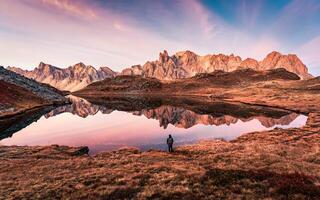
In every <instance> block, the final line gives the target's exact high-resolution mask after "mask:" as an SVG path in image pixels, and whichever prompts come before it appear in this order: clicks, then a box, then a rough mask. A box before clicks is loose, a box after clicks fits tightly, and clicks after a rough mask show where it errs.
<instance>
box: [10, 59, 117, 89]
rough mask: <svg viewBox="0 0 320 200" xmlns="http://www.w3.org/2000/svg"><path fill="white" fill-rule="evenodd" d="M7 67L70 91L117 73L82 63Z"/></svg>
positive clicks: (106, 68)
mask: <svg viewBox="0 0 320 200" xmlns="http://www.w3.org/2000/svg"><path fill="white" fill-rule="evenodd" d="M7 69H8V70H11V71H13V72H16V73H18V74H21V75H23V76H25V77H28V78H32V79H34V80H36V81H38V82H41V83H47V84H49V85H51V86H53V87H55V88H57V89H59V90H66V91H71V92H73V91H76V90H79V89H82V88H84V87H86V86H87V85H88V84H90V83H92V82H95V81H100V80H103V79H105V78H108V77H114V76H115V75H116V74H117V73H116V72H114V71H112V70H111V69H110V68H108V67H101V68H100V69H98V70H96V69H95V68H94V67H92V66H90V65H85V64H83V63H77V64H75V65H73V66H70V67H68V68H64V69H62V68H58V67H55V66H52V65H49V64H45V63H43V62H41V63H40V64H39V66H38V67H36V68H35V69H34V70H31V71H28V70H22V69H20V68H17V67H8V68H7Z"/></svg>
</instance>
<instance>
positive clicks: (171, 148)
mask: <svg viewBox="0 0 320 200" xmlns="http://www.w3.org/2000/svg"><path fill="white" fill-rule="evenodd" d="M167 145H168V151H169V152H173V138H172V136H171V135H169V137H168V138H167Z"/></svg>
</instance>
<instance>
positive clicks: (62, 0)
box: [41, 0, 98, 19]
mask: <svg viewBox="0 0 320 200" xmlns="http://www.w3.org/2000/svg"><path fill="white" fill-rule="evenodd" d="M41 2H42V4H43V5H45V6H49V7H51V8H55V9H58V10H61V11H63V12H64V13H66V14H69V15H73V16H76V17H81V18H84V19H97V18H98V13H97V12H96V11H95V10H94V8H90V7H89V6H88V4H86V3H87V2H84V1H82V0H78V1H72V0H42V1H41Z"/></svg>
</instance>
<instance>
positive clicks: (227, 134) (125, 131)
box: [0, 96, 307, 154]
mask: <svg viewBox="0 0 320 200" xmlns="http://www.w3.org/2000/svg"><path fill="white" fill-rule="evenodd" d="M70 98H71V100H72V102H73V104H71V105H66V106H61V107H58V108H55V109H53V110H51V111H50V110H49V111H47V113H46V114H41V115H40V116H39V117H37V118H35V119H34V120H31V122H30V118H28V123H26V122H23V123H22V124H24V123H25V125H23V126H22V127H20V128H16V127H15V128H12V127H11V129H10V128H8V129H7V130H5V131H7V132H8V130H9V131H11V132H12V133H11V135H12V136H11V137H7V138H5V137H1V139H2V140H0V145H51V144H59V145H68V146H88V147H89V149H90V154H96V153H98V152H101V151H109V150H116V149H119V148H122V147H129V146H130V147H137V148H139V149H141V150H148V149H166V143H165V142H166V138H167V136H168V135H169V134H171V135H172V136H173V137H174V140H175V145H181V144H187V143H194V142H197V141H199V140H203V139H215V138H222V139H225V140H232V139H235V138H237V137H238V136H240V135H242V134H244V133H248V132H253V131H261V130H270V129H273V128H275V127H281V128H289V127H301V126H303V125H304V124H305V123H306V120H307V116H304V115H299V114H296V113H287V114H286V115H283V116H281V117H278V118H272V117H266V116H261V115H257V116H251V117H245V118H244V117H235V116H232V115H228V114H224V115H221V114H220V115H219V116H215V115H213V114H212V113H211V114H205V113H201V114H199V113H196V112H194V111H191V110H188V109H186V108H184V107H181V106H178V107H177V106H172V105H161V106H158V107H155V108H145V109H139V110H131V111H119V110H116V109H112V108H110V107H109V108H108V106H103V105H95V104H92V103H90V102H89V101H87V100H85V99H81V98H78V97H74V96H71V97H70ZM106 105H108V102H107V103H106ZM38 118H39V119H38ZM24 120H25V119H24ZM18 122H19V120H18V121H16V122H15V123H18ZM24 126H25V127H24ZM2 130H3V129H2ZM12 130H13V131H12ZM5 131H3V132H5ZM0 135H1V131H0Z"/></svg>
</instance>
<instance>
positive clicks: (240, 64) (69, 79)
mask: <svg viewBox="0 0 320 200" xmlns="http://www.w3.org/2000/svg"><path fill="white" fill-rule="evenodd" d="M243 68H250V69H254V70H258V71H262V70H270V69H277V68H284V69H286V70H287V71H289V72H293V73H295V74H297V75H298V76H299V77H300V78H301V79H309V78H311V77H312V76H311V75H310V74H309V73H308V68H307V67H306V65H304V64H303V63H302V61H301V60H300V59H299V58H298V57H297V56H296V55H295V54H288V55H282V54H280V53H279V52H275V51H274V52H271V53H269V54H268V55H267V56H266V57H265V58H264V59H263V60H262V61H257V60H255V59H252V58H247V59H245V60H242V59H241V57H239V56H235V55H233V54H231V55H224V54H217V55H215V54H210V55H205V56H199V55H197V54H195V53H193V52H191V51H182V52H178V53H176V54H174V55H172V56H169V55H168V52H167V51H164V52H163V53H160V54H159V59H158V60H156V61H148V62H146V63H145V64H144V65H134V66H132V67H129V68H125V69H124V70H122V71H121V72H119V73H118V72H115V71H113V70H111V69H110V68H108V67H100V68H99V69H98V70H97V69H95V68H94V67H93V66H91V65H85V64H83V63H78V64H75V65H73V66H70V67H68V68H58V67H55V66H52V65H49V64H45V63H43V62H41V63H40V64H39V66H38V67H36V68H35V69H34V70H30V71H29V70H23V69H20V68H17V67H8V68H7V69H9V70H11V71H14V72H16V73H18V74H21V75H23V76H26V77H28V78H32V79H34V80H36V81H38V82H42V83H47V84H49V85H51V86H53V87H56V88H58V89H60V90H67V91H71V92H73V91H77V90H80V89H82V88H84V87H86V86H87V85H89V84H90V83H92V82H96V81H101V80H104V79H105V78H110V77H115V76H118V75H139V76H142V77H145V78H156V79H159V80H176V79H182V78H189V77H192V76H195V75H197V74H199V73H211V72H214V71H216V70H222V71H225V72H231V71H234V70H237V69H243Z"/></svg>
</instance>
